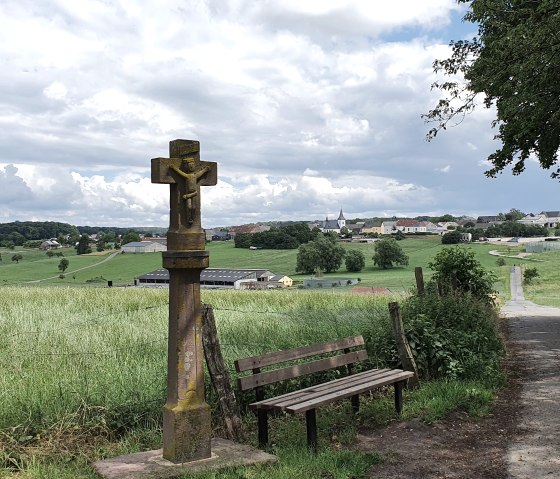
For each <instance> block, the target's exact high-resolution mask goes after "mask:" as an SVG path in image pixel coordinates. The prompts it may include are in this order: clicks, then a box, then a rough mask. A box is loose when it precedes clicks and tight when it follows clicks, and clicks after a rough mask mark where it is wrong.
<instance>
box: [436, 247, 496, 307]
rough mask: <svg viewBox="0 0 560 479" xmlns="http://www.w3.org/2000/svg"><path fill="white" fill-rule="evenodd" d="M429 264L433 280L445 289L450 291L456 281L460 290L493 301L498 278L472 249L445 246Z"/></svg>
mask: <svg viewBox="0 0 560 479" xmlns="http://www.w3.org/2000/svg"><path fill="white" fill-rule="evenodd" d="M428 266H429V267H430V268H431V269H432V270H433V271H434V274H433V276H432V281H434V282H438V283H439V284H440V285H441V286H442V288H443V289H444V291H450V290H451V288H452V283H453V282H456V286H457V289H458V290H460V291H463V292H469V293H471V294H473V295H474V296H476V297H477V298H479V299H482V300H484V301H492V296H491V295H493V294H494V293H495V291H494V289H493V285H494V282H495V281H496V279H497V278H496V276H494V274H493V273H491V272H489V271H487V270H486V269H484V268H483V267H482V265H481V264H480V263H479V262H478V261H477V260H476V259H475V257H474V252H473V251H471V250H470V249H466V248H463V247H461V246H454V247H451V248H444V249H442V250H441V251H440V252H439V253H438V254H437V255H435V256H434V259H433V261H431V262H430V263H429V264H428Z"/></svg>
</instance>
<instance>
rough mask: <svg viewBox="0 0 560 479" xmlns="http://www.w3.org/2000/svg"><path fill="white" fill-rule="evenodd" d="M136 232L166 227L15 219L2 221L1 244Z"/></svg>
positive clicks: (73, 241)
mask: <svg viewBox="0 0 560 479" xmlns="http://www.w3.org/2000/svg"><path fill="white" fill-rule="evenodd" d="M131 231H132V232H135V233H138V234H144V235H153V234H155V233H160V232H163V233H164V234H165V229H164V228H153V227H146V228H114V227H107V226H74V225H71V224H68V223H58V222H56V221H14V222H12V223H0V246H4V247H8V248H10V247H12V246H23V245H24V244H29V242H30V241H34V242H36V241H42V240H48V239H51V238H55V239H57V240H60V242H61V243H64V242H66V240H68V243H70V244H72V243H75V242H77V241H78V240H79V238H80V235H88V236H91V235H94V234H99V233H108V232H111V233H112V236H116V237H120V236H124V235H126V234H127V233H130V232H131Z"/></svg>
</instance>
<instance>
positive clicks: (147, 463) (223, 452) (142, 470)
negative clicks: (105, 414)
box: [94, 438, 278, 479]
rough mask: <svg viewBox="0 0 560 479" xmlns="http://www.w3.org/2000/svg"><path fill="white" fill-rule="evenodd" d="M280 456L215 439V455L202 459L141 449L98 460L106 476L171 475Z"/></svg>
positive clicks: (159, 478) (161, 478)
mask: <svg viewBox="0 0 560 479" xmlns="http://www.w3.org/2000/svg"><path fill="white" fill-rule="evenodd" d="M277 460H278V458H277V457H276V456H273V455H272V454H268V453H266V452H264V451H261V450H259V449H255V448H253V447H251V446H247V445H245V444H238V443H235V442H232V441H228V440H226V439H220V438H214V439H212V456H211V457H209V458H208V459H201V460H199V461H192V462H185V463H182V464H176V463H174V462H171V461H167V460H165V459H164V458H163V450H162V449H158V450H155V451H147V452H138V453H135V454H128V455H126V456H120V457H115V458H112V459H105V460H103V461H98V462H96V463H95V464H94V467H95V470H96V471H97V473H98V474H99V475H100V476H101V477H103V478H104V479H168V478H173V477H179V476H182V475H185V474H193V473H196V472H204V471H214V470H218V469H223V468H226V467H236V466H251V465H255V464H262V463H267V462H276V461H277Z"/></svg>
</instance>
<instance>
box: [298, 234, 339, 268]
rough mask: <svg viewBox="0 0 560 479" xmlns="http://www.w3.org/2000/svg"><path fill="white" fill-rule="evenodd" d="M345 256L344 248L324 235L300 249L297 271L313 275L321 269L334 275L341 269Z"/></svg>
mask: <svg viewBox="0 0 560 479" xmlns="http://www.w3.org/2000/svg"><path fill="white" fill-rule="evenodd" d="M344 255H345V251H344V248H343V247H342V246H340V245H339V244H337V243H336V241H332V239H331V238H330V237H328V236H327V235H322V236H319V237H318V238H317V239H316V240H315V241H310V242H309V243H307V244H302V245H301V246H300V247H299V251H298V254H297V259H296V271H298V272H302V273H307V274H311V273H313V272H314V271H315V270H316V269H317V268H320V269H321V271H324V272H325V273H332V272H333V271H336V270H338V269H339V268H340V266H341V265H342V261H343V259H344Z"/></svg>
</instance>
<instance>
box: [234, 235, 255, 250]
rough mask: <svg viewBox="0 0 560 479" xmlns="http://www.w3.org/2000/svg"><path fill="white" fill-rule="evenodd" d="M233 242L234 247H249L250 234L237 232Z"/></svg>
mask: <svg viewBox="0 0 560 479" xmlns="http://www.w3.org/2000/svg"><path fill="white" fill-rule="evenodd" d="M233 244H234V245H235V247H236V248H249V246H251V234H250V233H237V234H236V235H235V238H233Z"/></svg>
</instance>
